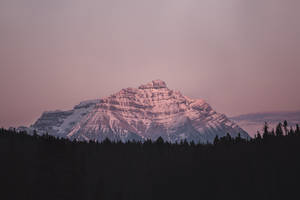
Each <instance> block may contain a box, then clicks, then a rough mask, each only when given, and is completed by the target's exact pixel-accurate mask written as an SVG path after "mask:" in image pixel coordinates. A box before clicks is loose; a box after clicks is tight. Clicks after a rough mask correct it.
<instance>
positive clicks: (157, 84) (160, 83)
mask: <svg viewBox="0 0 300 200" xmlns="http://www.w3.org/2000/svg"><path fill="white" fill-rule="evenodd" d="M160 88H167V84H166V83H165V82H164V81H162V80H159V79H157V80H153V81H151V82H150V83H147V84H144V85H141V86H140V87H139V89H160Z"/></svg>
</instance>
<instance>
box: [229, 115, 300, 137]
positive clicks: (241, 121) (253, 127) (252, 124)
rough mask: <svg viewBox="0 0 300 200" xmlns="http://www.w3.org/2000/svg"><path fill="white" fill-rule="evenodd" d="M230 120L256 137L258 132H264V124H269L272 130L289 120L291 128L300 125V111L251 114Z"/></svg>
mask: <svg viewBox="0 0 300 200" xmlns="http://www.w3.org/2000/svg"><path fill="white" fill-rule="evenodd" d="M230 119H231V120H232V121H234V122H236V123H237V124H238V125H239V126H240V127H241V128H242V129H244V130H245V131H247V132H248V134H249V135H250V136H254V134H256V133H257V131H258V130H259V131H260V132H262V128H263V125H264V122H267V123H268V124H269V127H270V130H272V128H275V126H276V125H277V124H278V123H279V122H283V121H284V120H287V122H288V124H289V126H295V125H296V124H300V111H290V112H288V111H287V112H264V113H251V114H244V115H239V116H235V117H231V118H230Z"/></svg>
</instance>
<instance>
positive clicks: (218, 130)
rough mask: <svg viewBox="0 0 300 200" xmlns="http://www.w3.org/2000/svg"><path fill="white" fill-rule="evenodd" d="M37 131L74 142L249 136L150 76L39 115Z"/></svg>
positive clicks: (198, 101)
mask: <svg viewBox="0 0 300 200" xmlns="http://www.w3.org/2000/svg"><path fill="white" fill-rule="evenodd" d="M32 128H33V129H36V130H38V131H39V132H47V133H49V134H51V135H55V136H59V137H67V138H70V139H77V140H87V141H88V140H98V141H102V140H104V139H106V138H109V139H110V140H114V141H120V140H121V141H124V142H125V141H128V140H139V141H144V140H147V139H151V140H156V139H157V138H158V137H162V138H163V139H164V140H166V141H170V142H179V141H181V140H184V139H186V140H188V141H194V142H204V143H205V142H212V141H213V139H214V137H215V136H216V135H218V136H220V137H221V136H224V135H226V134H227V133H230V134H231V136H233V137H236V136H237V135H238V133H240V134H241V136H242V137H244V138H247V137H249V136H248V134H247V133H246V132H245V131H244V130H242V129H241V128H240V127H239V126H237V125H236V124H235V123H234V122H232V121H230V120H229V119H228V118H227V117H226V116H225V115H223V114H220V113H217V112H216V111H214V110H213V109H212V108H211V106H210V105H209V104H208V103H206V102H205V101H204V100H202V99H192V98H189V97H186V96H184V95H182V94H181V93H180V92H179V91H174V90H171V89H168V88H167V84H166V83H165V82H164V81H162V80H154V81H152V82H150V83H147V84H144V85H141V86H140V87H139V88H138V89H137V88H126V89H122V90H121V91H119V92H117V93H115V94H113V95H111V96H109V97H106V98H102V99H97V100H92V101H85V102H82V103H80V104H79V105H77V106H75V107H74V109H73V110H70V111H59V112H58V111H56V112H50V113H44V114H43V115H42V116H41V118H40V119H38V121H37V122H36V123H35V124H34V125H33V126H32Z"/></svg>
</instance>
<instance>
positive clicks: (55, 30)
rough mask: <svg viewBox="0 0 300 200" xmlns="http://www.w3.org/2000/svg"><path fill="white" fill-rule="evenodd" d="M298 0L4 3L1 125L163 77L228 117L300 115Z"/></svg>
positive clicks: (0, 3)
mask: <svg viewBox="0 0 300 200" xmlns="http://www.w3.org/2000/svg"><path fill="white" fill-rule="evenodd" d="M299 10H300V1H299V0H226V1H224V0H151V1H150V0H0V94H1V102H0V126H4V127H8V126H17V125H22V124H24V125H29V124H31V123H32V122H33V121H35V120H36V119H37V118H38V117H39V116H40V115H41V113H42V112H43V111H45V110H56V109H71V108H72V107H73V106H74V105H75V104H77V103H79V102H80V101H82V100H87V99H95V98H99V97H105V96H108V95H110V94H112V93H114V92H117V91H119V90H120V89H122V88H124V87H138V86H139V85H140V84H142V83H146V82H149V81H151V80H154V79H158V78H159V79H162V80H164V81H166V82H167V84H168V87H169V88H171V89H176V90H180V91H181V92H182V93H183V94H184V95H187V96H190V97H194V98H203V99H205V100H207V101H208V103H210V104H211V105H212V106H213V108H214V109H216V110H217V111H218V112H221V113H225V114H227V115H228V116H233V115H237V114H243V113H249V112H262V111H274V110H300V92H299V86H300V78H299V76H300V20H299V19H300V12H299Z"/></svg>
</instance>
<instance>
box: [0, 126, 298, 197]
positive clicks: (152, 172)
mask: <svg viewBox="0 0 300 200" xmlns="http://www.w3.org/2000/svg"><path fill="white" fill-rule="evenodd" d="M0 156H1V157H0V158H1V163H0V174H1V176H0V188H1V189H0V197H1V199H40V200H47V199H49V200H50V199H51V200H55V199H73V200H75V199H101V200H102V199H120V200H121V199H130V200H134V199H138V200H148V199H155V200H156V199H164V200H167V199H172V200H173V199H182V200H184V199H251V200H255V199H298V198H299V196H300V195H299V192H300V179H299V178H300V176H299V175H300V162H299V161H300V131H299V126H298V125H297V127H296V128H290V127H288V124H287V122H284V123H283V124H281V123H280V124H278V126H277V127H276V129H275V130H269V128H268V125H267V124H265V127H264V131H263V133H258V134H257V135H256V136H255V137H254V138H252V139H250V140H245V139H243V138H241V137H236V138H232V137H231V136H230V135H229V134H228V135H227V136H225V137H222V138H218V137H216V138H215V140H214V144H195V143H193V142H191V143H188V142H187V141H183V142H181V143H179V144H170V143H167V142H164V141H163V140H162V139H161V138H159V139H158V140H157V141H154V142H152V141H146V142H144V143H140V142H128V143H121V142H118V143H112V142H110V141H109V140H105V141H103V142H102V143H97V142H89V143H88V142H79V141H70V140H67V139H63V138H55V137H53V136H49V135H47V134H46V135H42V136H39V135H37V134H36V133H35V134H34V135H33V136H31V135H28V134H27V133H26V132H16V131H15V130H6V129H0Z"/></svg>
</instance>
